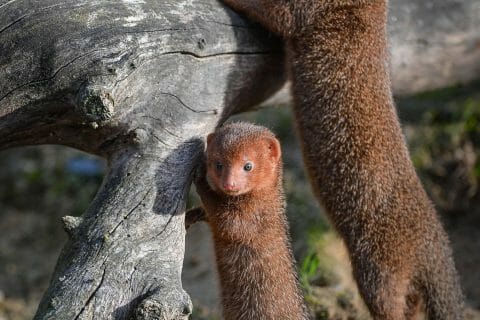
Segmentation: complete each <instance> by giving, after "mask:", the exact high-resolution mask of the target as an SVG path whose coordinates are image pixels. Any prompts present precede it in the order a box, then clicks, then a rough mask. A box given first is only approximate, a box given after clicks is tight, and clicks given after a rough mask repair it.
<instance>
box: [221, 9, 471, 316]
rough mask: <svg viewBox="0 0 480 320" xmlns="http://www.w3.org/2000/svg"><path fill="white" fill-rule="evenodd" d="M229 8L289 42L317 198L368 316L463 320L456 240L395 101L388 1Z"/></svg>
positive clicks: (298, 110)
mask: <svg viewBox="0 0 480 320" xmlns="http://www.w3.org/2000/svg"><path fill="white" fill-rule="evenodd" d="M223 1H224V2H225V3H226V4H227V5H229V6H231V7H232V8H233V9H234V10H237V11H239V12H240V13H244V14H246V15H247V16H249V17H251V18H252V19H254V20H256V21H257V22H259V23H260V24H262V25H263V26H264V27H266V28H267V29H269V30H270V31H272V32H274V33H276V34H278V35H280V36H281V37H283V38H284V40H285V44H286V56H287V66H288V68H289V73H290V76H291V80H292V93H293V98H294V112H295V118H296V124H297V128H298V132H299V135H300V138H301V141H302V149H303V154H304V159H305V163H306V166H307V169H308V173H309V176H310V179H311V182H312V185H313V189H314V192H315V194H316V196H317V198H318V199H319V200H320V202H321V204H322V205H323V206H324V208H325V209H326V211H327V212H328V215H329V217H330V220H331V221H332V223H333V225H334V226H335V228H336V229H337V230H338V232H339V233H340V234H341V236H342V237H343V239H344V241H345V243H346V245H347V248H348V251H349V254H350V258H351V262H352V266H353V270H354V277H355V279H356V281H357V283H358V287H359V290H360V293H361V295H362V297H363V299H364V301H365V303H366V305H367V306H368V308H369V310H370V312H371V314H372V316H373V317H374V318H375V319H382V320H387V319H411V318H413V317H414V315H415V314H416V313H417V312H416V310H417V309H419V306H420V305H425V307H426V312H427V314H428V317H429V319H435V320H442V319H448V320H454V319H462V318H463V297H462V293H461V289H460V285H459V281H458V276H457V272H456V270H455V266H454V262H453V259H452V252H451V249H450V245H449V241H448V238H447V235H446V233H445V231H444V229H443V227H442V225H441V223H440V221H439V218H438V216H437V215H436V212H435V210H434V208H433V206H432V204H431V203H430V200H429V199H428V197H427V195H426V193H425V191H424V189H423V187H422V185H421V183H420V181H419V179H418V177H417V175H416V173H415V170H414V168H413V165H412V163H411V161H410V158H409V153H408V150H407V148H406V144H405V141H404V138H403V135H402V132H401V129H400V125H399V121H398V118H397V115H396V111H395V107H394V103H393V99H392V93H391V88H390V79H389V74H388V51H387V40H386V21H387V1H386V0H369V1H367V0H316V1H313V0H309V1H307V0H223ZM421 301H423V303H422V304H420V302H421Z"/></svg>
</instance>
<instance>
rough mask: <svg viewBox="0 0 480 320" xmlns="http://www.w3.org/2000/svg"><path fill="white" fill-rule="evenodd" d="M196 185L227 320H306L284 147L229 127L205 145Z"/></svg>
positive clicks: (246, 127)
mask: <svg viewBox="0 0 480 320" xmlns="http://www.w3.org/2000/svg"><path fill="white" fill-rule="evenodd" d="M205 161H206V163H205V167H206V168H205V171H206V176H203V175H201V178H199V179H197V181H196V186H197V192H198V193H199V195H200V197H201V200H202V205H203V209H204V212H205V218H206V220H207V221H208V223H209V225H210V228H211V230H212V234H213V239H214V247H215V254H216V260H217V267H218V273H219V277H220V284H221V293H222V305H223V313H224V318H225V319H226V320H233V319H235V320H242V319H244V320H247V319H248V320H252V319H264V320H274V319H277V320H278V319H285V320H288V319H292V320H293V319H307V318H308V317H307V313H306V308H305V305H304V302H303V298H302V295H301V292H300V289H299V286H298V281H297V277H296V273H295V268H294V261H293V256H292V253H291V249H290V242H289V236H288V226H287V222H286V218H285V204H284V199H283V189H282V163H281V150H280V144H279V142H278V140H277V139H276V138H275V136H274V135H273V134H272V133H271V132H270V131H269V130H267V129H266V128H263V127H260V126H256V125H252V124H248V123H232V124H228V125H226V126H224V127H222V128H219V129H218V130H217V131H216V132H214V133H212V134H210V135H209V136H208V139H207V152H206V160H205Z"/></svg>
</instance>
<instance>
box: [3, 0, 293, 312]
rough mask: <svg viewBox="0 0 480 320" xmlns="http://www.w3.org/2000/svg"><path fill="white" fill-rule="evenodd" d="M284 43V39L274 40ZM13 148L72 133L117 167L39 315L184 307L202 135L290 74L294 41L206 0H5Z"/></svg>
mask: <svg viewBox="0 0 480 320" xmlns="http://www.w3.org/2000/svg"><path fill="white" fill-rule="evenodd" d="M275 43H276V45H275ZM0 53H1V54H0V149H4V148H7V147H12V146H20V145H26V144H43V143H52V144H64V145H68V146H72V147H75V148H79V149H82V150H85V151H87V152H90V153H94V154H97V155H100V156H103V157H105V158H107V159H108V163H109V172H108V174H107V175H106V177H105V180H104V182H103V185H102V186H101V188H100V190H99V191H98V193H97V195H96V197H95V199H94V201H93V203H92V204H91V206H90V207H89V209H88V210H87V211H86V212H85V213H84V214H83V216H82V217H65V218H64V219H63V223H64V227H65V230H66V231H67V233H68V234H69V236H70V239H69V241H68V243H67V244H66V245H65V247H64V249H63V251H62V253H61V255H60V258H59V260H58V263H57V266H56V269H55V272H54V274H53V277H52V280H51V284H50V287H49V289H48V290H47V292H46V293H45V295H44V297H43V300H42V301H41V303H40V306H39V309H38V311H37V314H36V319H127V318H135V319H182V318H186V317H187V316H188V315H189V314H190V312H191V308H192V307H191V302H190V299H189V297H188V295H187V294H186V293H185V292H184V290H183V289H182V284H181V280H180V275H181V269H182V261H183V255H184V235H185V231H184V230H185V228H184V222H183V220H184V219H183V212H184V209H185V198H186V193H187V191H188V189H189V187H190V184H191V176H192V171H193V170H194V165H195V163H196V160H197V158H198V156H199V155H200V153H201V152H202V150H203V142H202V137H203V136H205V135H206V134H207V133H208V132H210V131H212V130H213V129H214V127H215V126H216V125H217V124H218V123H219V122H220V121H223V120H224V119H226V118H227V117H228V116H229V115H230V114H231V113H233V112H238V111H240V110H242V109H243V108H245V107H247V106H250V105H252V104H255V103H258V102H259V101H260V100H261V99H263V98H265V97H266V95H268V94H271V93H272V92H273V91H274V90H276V89H277V88H278V87H279V86H280V85H281V83H282V82H283V81H284V78H283V75H282V71H281V67H279V66H280V65H281V61H280V59H281V46H280V44H279V42H278V41H277V40H276V39H275V38H273V37H272V36H271V35H268V34H266V33H265V32H264V31H261V30H259V28H258V26H255V25H253V24H252V23H250V22H248V21H246V20H244V19H241V18H239V17H238V16H237V15H235V14H233V13H232V11H228V10H225V8H224V7H222V6H220V5H219V3H217V2H215V1H210V0H208V1H207V0H204V1H195V2H191V1H177V0H169V1H119V2H111V1H77V0H76V1H73V0H72V1H52V0H44V1H37V2H31V1H19V0H17V1H1V2H0Z"/></svg>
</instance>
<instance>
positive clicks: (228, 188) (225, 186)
mask: <svg viewBox="0 0 480 320" xmlns="http://www.w3.org/2000/svg"><path fill="white" fill-rule="evenodd" d="M223 189H224V190H225V191H235V190H236V186H235V182H225V183H224V184H223Z"/></svg>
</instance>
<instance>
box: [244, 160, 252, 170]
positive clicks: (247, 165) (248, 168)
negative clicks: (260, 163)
mask: <svg viewBox="0 0 480 320" xmlns="http://www.w3.org/2000/svg"><path fill="white" fill-rule="evenodd" d="M252 169H253V163H251V162H250V161H249V162H247V163H245V165H244V166H243V170H245V171H250V170H252Z"/></svg>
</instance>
